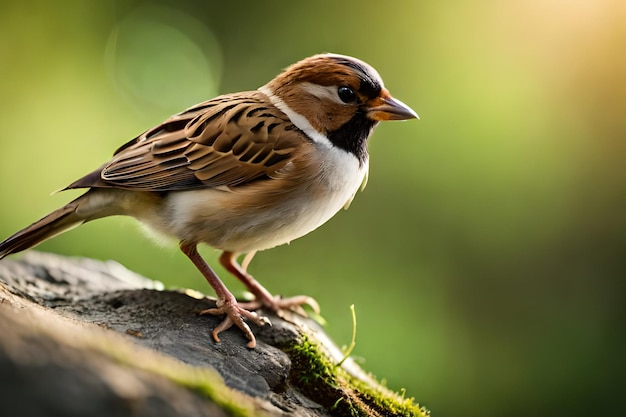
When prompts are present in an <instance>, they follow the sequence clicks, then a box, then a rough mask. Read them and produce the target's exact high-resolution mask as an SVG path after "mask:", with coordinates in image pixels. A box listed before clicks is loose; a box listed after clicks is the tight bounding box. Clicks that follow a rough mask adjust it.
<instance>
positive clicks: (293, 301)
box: [220, 251, 320, 316]
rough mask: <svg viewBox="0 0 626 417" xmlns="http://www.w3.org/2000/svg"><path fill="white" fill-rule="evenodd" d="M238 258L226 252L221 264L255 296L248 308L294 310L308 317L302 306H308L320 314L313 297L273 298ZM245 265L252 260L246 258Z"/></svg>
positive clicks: (247, 305)
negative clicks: (238, 261) (240, 263)
mask: <svg viewBox="0 0 626 417" xmlns="http://www.w3.org/2000/svg"><path fill="white" fill-rule="evenodd" d="M236 258H237V256H236V255H235V254H234V253H233V252H228V251H224V252H222V255H221V256H220V263H221V264H222V266H223V267H224V268H226V270H227V271H228V272H230V273H231V274H233V275H234V276H235V277H237V279H239V280H240V281H241V282H243V284H244V285H245V286H246V288H247V289H248V291H250V292H251V293H252V294H254V297H255V300H254V301H253V302H251V303H246V304H245V305H246V308H249V309H250V310H256V309H258V308H262V307H266V308H269V309H271V310H273V311H274V312H276V313H279V314H280V312H281V310H293V311H295V312H297V313H298V314H300V315H302V316H307V314H306V312H305V311H304V309H303V308H302V307H301V306H302V305H305V304H306V305H308V306H309V307H311V309H313V311H314V312H315V313H317V314H319V312H320V307H319V304H318V303H317V301H315V299H313V298H312V297H309V296H306V295H299V296H296V297H290V298H281V297H280V296H273V295H272V294H270V293H269V291H267V290H266V289H265V288H264V287H263V286H262V285H261V284H259V282H258V281H257V280H256V279H254V277H253V276H252V275H250V274H249V273H248V272H247V271H246V269H245V268H242V267H241V266H240V265H239V264H238V263H237V259H236ZM246 258H247V259H246V262H245V265H246V267H247V266H248V263H249V262H250V260H251V258H248V257H246Z"/></svg>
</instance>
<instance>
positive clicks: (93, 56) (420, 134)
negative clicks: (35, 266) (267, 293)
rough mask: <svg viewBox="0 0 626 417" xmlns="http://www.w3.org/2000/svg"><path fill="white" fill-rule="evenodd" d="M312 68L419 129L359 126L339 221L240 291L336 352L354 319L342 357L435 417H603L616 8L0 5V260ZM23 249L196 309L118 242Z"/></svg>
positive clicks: (617, 392)
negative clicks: (317, 334)
mask: <svg viewBox="0 0 626 417" xmlns="http://www.w3.org/2000/svg"><path fill="white" fill-rule="evenodd" d="M324 51H332V52H337V53H343V54H349V55H354V56H356V57H359V58H361V59H363V60H365V61H367V62H369V63H370V64H372V65H373V66H374V67H376V68H377V69H378V71H379V72H380V73H381V74H382V76H383V78H384V79H385V82H386V86H387V87H388V88H389V90H390V91H391V92H392V94H394V96H396V97H397V98H399V99H401V100H402V101H404V102H406V103H407V104H409V105H411V106H412V107H413V108H414V109H415V110H416V111H417V112H418V113H419V114H420V116H421V120H420V121H410V122H405V123H385V124H383V125H381V126H379V128H378V129H377V131H376V132H375V134H374V137H373V138H372V140H371V141H370V152H371V172H370V181H369V184H368V188H367V189H366V191H365V192H364V193H362V194H359V195H358V196H357V198H356V199H355V201H354V202H353V204H352V206H351V207H350V210H349V211H347V212H342V213H340V214H339V215H337V216H336V217H335V218H334V219H332V220H331V221H330V222H329V223H328V224H326V225H324V226H323V227H321V228H320V229H319V230H317V231H316V232H314V233H313V234H311V235H310V236H307V237H305V238H303V239H300V240H297V241H295V242H293V243H292V244H291V245H289V246H284V247H280V248H277V249H274V250H271V251H267V252H264V253H260V254H258V255H257V258H256V259H255V262H253V264H252V266H251V271H252V273H254V274H255V275H256V276H257V277H258V278H259V279H260V280H261V281H262V282H263V283H264V284H265V285H266V286H267V287H268V288H269V289H270V290H271V291H273V292H277V293H280V294H284V295H295V294H300V293H304V294H308V295H311V296H313V297H315V298H316V299H317V300H318V301H319V302H320V304H321V306H322V311H323V314H324V317H325V318H326V319H327V321H328V324H327V329H328V332H329V333H330V334H331V335H332V336H333V337H334V338H335V339H336V341H337V342H338V343H339V344H347V343H349V339H350V333H351V319H350V312H349V306H350V304H355V306H356V312H357V316H358V336H357V346H356V349H355V352H354V355H355V356H357V357H360V358H362V362H363V366H364V367H365V368H366V369H367V370H369V371H371V372H372V373H373V374H375V375H376V376H378V377H379V378H383V379H385V380H386V381H387V384H388V386H389V387H391V388H393V389H396V390H400V389H402V388H404V389H406V395H407V396H411V397H415V399H416V400H417V401H418V402H420V403H421V404H424V405H426V406H427V407H428V408H430V409H431V410H432V413H433V415H434V416H438V417H443V416H483V417H484V416H494V417H495V416H525V415H529V414H531V415H545V416H548V415H555V414H556V415H568V416H583V415H584V416H589V415H594V416H610V415H618V414H622V413H620V412H619V411H618V410H623V405H622V401H621V399H620V398H619V397H620V396H621V395H622V394H623V389H624V386H625V385H624V382H625V379H626V378H625V377H624V372H625V371H626V370H625V369H624V366H623V362H624V360H623V356H624V341H625V340H624V339H625V338H624V335H625V332H624V322H623V318H624V316H625V315H624V297H623V295H624V286H623V280H624V275H625V274H624V270H625V268H624V266H625V263H626V261H625V259H624V258H625V256H624V255H625V253H624V252H625V251H624V248H626V242H624V240H625V237H626V230H625V226H626V221H625V208H626V207H625V206H626V204H625V202H626V192H625V191H626V189H625V185H626V169H625V159H624V156H625V152H624V151H625V150H626V149H625V148H626V146H625V139H626V2H624V1H621V0H615V1H610V0H588V1H584V0H530V1H529V0H519V1H516V0H514V1H498V0H484V1H470V0H451V1H447V2H425V1H393V2H364V1H344V2H337V1H325V2H321V1H320V2H310V3H306V4H305V3H298V2H294V1H275V2H269V3H267V4H264V2H251V1H250V2H246V1H239V2H237V1H233V2H226V1H220V2H217V1H215V2H210V1H181V0H172V1H161V2H147V1H117V2H116V1H99V2H95V1H56V2H52V1H30V2H22V1H6V0H4V1H2V3H0V108H1V109H2V111H1V112H0V126H1V128H0V144H1V148H0V179H1V182H0V202H1V205H0V219H1V220H0V237H2V238H4V237H5V236H8V235H9V234H11V233H13V232H15V231H16V230H17V229H18V228H21V227H23V226H26V225H27V224H30V223H31V222H32V221H34V220H36V219H38V218H39V217H41V216H42V215H44V214H46V213H47V212H49V211H51V210H53V209H55V208H57V207H59V206H61V205H62V204H64V203H65V202H67V201H69V200H70V199H71V198H73V197H75V196H76V195H78V192H73V191H72V192H64V193H60V194H55V195H53V196H51V197H50V196H49V193H50V192H51V191H53V190H56V189H59V188H62V187H63V186H65V185H66V184H68V183H70V182H71V181H73V180H74V179H76V178H78V177H80V176H82V175H83V174H85V173H87V172H89V171H91V170H92V169H94V168H96V167H97V166H99V165H100V164H101V163H103V162H105V161H106V160H107V159H108V158H109V157H110V155H111V154H112V152H113V151H114V150H115V149H116V148H117V147H118V146H119V145H121V144H123V143H125V142H126V141H127V140H129V139H131V138H133V137H134V136H136V135H137V134H139V133H141V132H142V131H143V130H145V129H147V128H149V127H151V126H152V125H154V124H157V123H159V122H160V121H162V120H163V119H164V118H166V117H168V116H169V115H171V114H173V113H176V112H178V111H180V110H182V109H184V108H186V107H188V106H191V105H193V104H195V103H197V102H199V101H202V100H205V99H208V98H210V97H212V96H214V95H217V94H219V93H225V92H233V91H241V90H247V89H254V88H257V87H258V86H260V85H262V84H264V83H265V82H267V81H268V80H269V79H271V78H272V77H273V76H274V75H275V74H276V73H277V72H278V71H279V70H280V69H281V68H283V67H285V66H287V65H289V64H291V63H293V62H295V61H297V60H299V59H301V58H303V57H305V56H308V55H312V54H314V53H319V52H324ZM40 249H41V250H45V251H51V252H57V253H61V254H67V255H76V256H89V257H94V258H99V259H115V260H117V261H119V262H121V263H122V264H124V265H125V266H126V267H128V268H130V269H133V270H135V271H137V272H139V273H141V274H144V275H146V276H149V277H151V278H154V279H157V280H160V281H163V282H164V283H165V284H166V285H168V286H176V287H191V288H195V289H198V290H200V291H203V292H205V293H209V294H211V293H212V292H211V289H210V288H209V287H208V285H207V284H206V283H205V282H204V280H203V279H202V278H201V277H200V275H199V273H198V272H197V271H196V270H195V269H194V268H193V266H192V265H191V263H190V262H189V261H188V260H187V259H186V258H185V257H184V256H183V255H182V254H180V253H179V252H178V251H177V249H176V245H166V247H165V248H159V247H155V245H153V244H152V243H151V242H149V241H148V240H147V239H146V238H145V237H144V234H143V233H142V232H141V231H140V230H139V228H138V227H137V226H136V223H135V222H134V221H133V220H131V219H124V218H109V219H104V220H100V221H98V222H94V223H92V224H88V225H85V226H83V227H81V228H79V229H77V230H74V231H72V232H70V233H67V234H65V235H63V236H60V237H58V238H56V239H54V240H52V241H50V242H47V243H45V244H43V245H41V246H40ZM203 253H204V254H205V255H206V257H207V259H208V260H209V262H211V263H212V264H214V265H215V264H216V258H217V253H216V252H214V251H212V250H210V249H208V248H207V249H205V250H204V252H203ZM218 273H221V274H222V276H223V277H224V280H225V282H226V283H227V285H228V286H230V287H231V288H232V289H234V290H241V287H240V286H238V284H237V283H236V282H235V281H234V280H233V279H231V278H230V277H227V276H226V275H225V273H224V271H223V270H221V269H219V268H218ZM208 335H209V331H208V329H207V338H208V337H209V336H208ZM0 337H1V336H0ZM207 340H208V339H207ZM620 358H622V359H620ZM622 415H623V414H622Z"/></svg>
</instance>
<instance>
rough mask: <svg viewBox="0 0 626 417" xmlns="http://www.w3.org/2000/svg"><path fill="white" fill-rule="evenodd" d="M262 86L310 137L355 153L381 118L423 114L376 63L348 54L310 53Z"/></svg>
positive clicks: (410, 116)
mask: <svg viewBox="0 0 626 417" xmlns="http://www.w3.org/2000/svg"><path fill="white" fill-rule="evenodd" d="M260 91H262V92H263V93H265V94H267V95H268V96H269V97H270V99H272V101H273V103H274V104H275V105H276V106H277V107H278V108H280V109H281V110H282V111H283V112H284V113H286V114H287V115H288V116H289V118H290V119H291V121H292V123H294V124H295V125H296V126H297V127H298V128H300V129H301V130H302V131H304V132H305V133H306V134H307V135H308V136H309V137H312V138H313V139H314V140H316V141H323V138H326V139H327V140H328V141H330V144H332V145H335V146H339V147H340V148H344V149H346V150H348V151H353V152H355V151H358V149H359V148H362V149H363V151H364V152H366V151H365V141H366V139H367V137H368V136H369V134H370V133H371V130H372V128H373V127H374V126H376V124H377V123H378V122H380V121H385V120H406V119H414V118H417V117H418V116H417V114H416V113H415V112H414V111H413V110H412V109H411V108H410V107H409V106H407V105H406V104H404V103H402V102H401V101H400V100H397V99H395V98H393V97H392V96H391V94H390V93H389V91H388V90H387V89H386V88H385V86H384V83H383V80H382V78H381V77H380V75H379V74H378V72H377V71H376V70H375V69H374V68H373V67H371V66H370V65H368V64H367V63H365V62H363V61H361V60H359V59H356V58H353V57H349V56H345V55H338V54H321V55H314V56H312V57H309V58H305V59H303V60H302V61H299V62H296V63H295V64H293V65H291V66H289V67H287V68H286V69H285V70H284V71H283V72H281V73H280V74H279V75H278V76H276V77H275V78H274V79H273V80H272V81H270V82H269V83H267V84H266V85H264V86H263V87H261V88H260ZM318 139H319V140H318ZM355 153H356V154H357V155H358V152H355Z"/></svg>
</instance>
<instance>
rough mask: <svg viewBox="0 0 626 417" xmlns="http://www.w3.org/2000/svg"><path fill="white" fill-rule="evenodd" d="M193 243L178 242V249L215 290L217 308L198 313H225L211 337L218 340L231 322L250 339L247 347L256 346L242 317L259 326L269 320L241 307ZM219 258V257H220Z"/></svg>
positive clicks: (250, 331)
mask: <svg viewBox="0 0 626 417" xmlns="http://www.w3.org/2000/svg"><path fill="white" fill-rule="evenodd" d="M196 246H197V245H196V244H195V243H186V242H180V250H181V251H182V252H183V253H184V254H185V255H187V257H188V258H189V259H190V260H191V262H193V264H194V265H195V266H196V268H198V270H199V271H200V273H202V275H203V276H204V278H206V280H207V281H208V282H209V284H210V285H211V287H213V289H214V290H215V295H217V303H216V305H217V308H211V309H208V310H204V311H201V312H200V314H216V315H221V314H226V318H225V319H224V321H223V322H222V323H220V325H219V326H217V327H216V328H215V329H213V332H212V335H213V339H214V340H215V341H216V342H219V341H220V339H219V337H218V334H219V333H220V332H222V331H223V330H226V329H228V328H229V327H231V326H232V325H233V324H234V325H236V326H237V327H239V328H240V329H241V330H242V331H243V334H244V335H245V336H246V338H248V340H250V342H248V344H247V346H248V347H249V348H254V347H255V346H256V339H255V337H254V334H253V333H252V330H250V327H249V326H248V325H247V324H246V322H245V321H244V320H243V318H244V317H245V318H247V319H249V320H252V321H253V322H254V323H256V324H258V325H259V326H263V325H264V324H266V323H269V320H268V319H267V318H266V317H261V316H259V315H258V314H256V313H255V312H252V311H248V310H246V309H244V308H242V307H241V306H240V305H239V304H238V303H237V300H236V299H235V296H233V294H232V293H231V292H230V291H229V290H228V288H226V286H225V285H224V283H223V282H222V281H221V280H220V279H219V277H218V276H217V275H216V274H215V272H213V270H212V269H211V267H210V266H209V265H208V264H207V263H206V262H205V261H204V259H202V257H201V256H200V254H199V253H198V249H197V247H196ZM220 259H221V258H220Z"/></svg>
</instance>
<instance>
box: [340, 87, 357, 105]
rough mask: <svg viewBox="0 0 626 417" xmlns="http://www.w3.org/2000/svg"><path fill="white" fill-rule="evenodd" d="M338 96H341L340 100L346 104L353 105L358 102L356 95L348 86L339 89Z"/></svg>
mask: <svg viewBox="0 0 626 417" xmlns="http://www.w3.org/2000/svg"><path fill="white" fill-rule="evenodd" d="M337 94H339V98H340V99H341V101H343V102H344V103H352V102H353V101H354V100H356V93H355V92H354V90H353V89H351V88H350V87H347V86H345V85H344V86H341V87H339V88H338V89H337Z"/></svg>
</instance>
